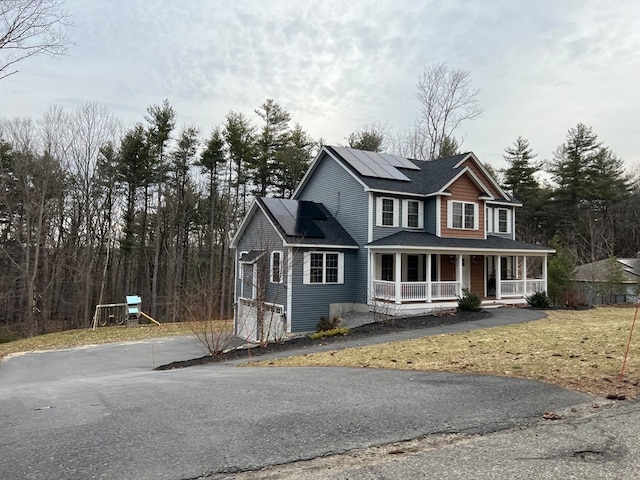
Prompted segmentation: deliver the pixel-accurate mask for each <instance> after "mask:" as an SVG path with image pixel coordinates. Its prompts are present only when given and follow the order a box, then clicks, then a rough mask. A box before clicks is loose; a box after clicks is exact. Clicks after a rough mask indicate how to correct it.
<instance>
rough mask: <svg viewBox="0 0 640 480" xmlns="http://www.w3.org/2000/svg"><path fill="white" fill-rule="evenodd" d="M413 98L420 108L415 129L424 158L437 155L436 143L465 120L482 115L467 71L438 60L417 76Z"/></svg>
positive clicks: (439, 142) (444, 138)
mask: <svg viewBox="0 0 640 480" xmlns="http://www.w3.org/2000/svg"><path fill="white" fill-rule="evenodd" d="M417 88H418V93H417V97H418V100H419V101H420V106H421V110H420V112H419V115H418V120H417V125H416V127H417V130H418V132H420V134H421V139H420V140H421V142H422V147H423V148H422V149H419V150H421V152H420V153H421V156H422V159H424V160H433V159H435V158H437V157H438V153H439V151H440V146H441V145H442V143H443V142H445V140H446V139H447V138H449V139H451V138H453V133H454V132H455V130H456V129H457V128H458V127H459V126H460V124H461V123H462V122H464V121H465V120H475V119H476V118H478V117H480V115H482V112H483V109H482V108H481V107H480V105H479V103H478V90H474V89H473V88H472V86H471V77H470V75H469V72H468V71H467V70H462V69H458V68H451V67H448V66H447V64H446V63H438V64H435V65H431V66H429V67H425V68H424V70H423V71H422V73H421V74H420V77H419V79H418V84H417Z"/></svg>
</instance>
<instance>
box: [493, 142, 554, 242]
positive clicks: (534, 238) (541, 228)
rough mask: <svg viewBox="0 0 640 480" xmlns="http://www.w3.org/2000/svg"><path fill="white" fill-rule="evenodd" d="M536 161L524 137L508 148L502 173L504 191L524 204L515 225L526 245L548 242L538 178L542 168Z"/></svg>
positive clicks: (542, 194) (517, 234)
mask: <svg viewBox="0 0 640 480" xmlns="http://www.w3.org/2000/svg"><path fill="white" fill-rule="evenodd" d="M535 157H536V154H534V153H533V151H532V150H531V147H530V146H529V141H528V140H526V139H524V138H522V137H518V139H517V140H516V141H515V142H514V143H513V145H512V146H511V147H507V148H505V154H504V155H503V158H504V159H505V160H506V162H507V164H508V165H509V167H508V168H506V169H505V170H504V171H503V173H504V179H503V188H504V189H505V190H506V191H507V192H508V193H510V194H511V195H512V196H513V197H514V198H516V199H517V200H520V201H521V202H522V208H520V209H519V210H518V222H517V224H516V236H517V238H518V239H519V240H523V241H527V242H545V240H546V238H545V237H546V235H545V233H546V232H545V230H546V228H545V225H546V223H547V222H546V216H545V212H544V202H545V195H544V192H543V190H542V188H541V187H540V184H539V183H538V180H537V179H536V177H535V174H536V172H537V171H538V170H539V169H540V165H539V164H537V163H534V159H535Z"/></svg>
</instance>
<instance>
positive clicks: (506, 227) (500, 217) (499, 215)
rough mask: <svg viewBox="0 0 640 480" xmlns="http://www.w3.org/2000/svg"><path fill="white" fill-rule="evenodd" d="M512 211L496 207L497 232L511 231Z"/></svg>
mask: <svg viewBox="0 0 640 480" xmlns="http://www.w3.org/2000/svg"><path fill="white" fill-rule="evenodd" d="M510 213H511V212H510V211H509V210H508V209H506V208H498V209H496V219H495V220H496V232H497V233H511V218H510V215H509V214H510Z"/></svg>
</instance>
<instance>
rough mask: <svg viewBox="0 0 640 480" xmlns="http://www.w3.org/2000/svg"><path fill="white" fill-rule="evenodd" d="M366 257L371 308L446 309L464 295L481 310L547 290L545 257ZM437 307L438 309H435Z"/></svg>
mask: <svg viewBox="0 0 640 480" xmlns="http://www.w3.org/2000/svg"><path fill="white" fill-rule="evenodd" d="M501 253H502V252H501ZM504 253H505V254H493V255H488V254H480V253H479V252H478V253H474V252H468V253H459V252H456V253H432V252H428V251H425V252H411V251H409V252H407V251H404V252H403V251H396V252H393V253H387V252H375V251H372V252H370V267H371V270H370V271H371V275H370V278H371V279H372V280H371V285H370V290H369V291H370V292H371V294H370V296H369V297H370V298H369V302H370V305H373V306H376V305H378V304H379V303H380V302H385V303H392V304H394V305H396V306H399V305H404V306H405V308H400V309H398V308H397V307H396V308H394V310H411V309H415V308H418V307H420V305H419V304H425V305H423V306H422V307H421V308H422V309H423V310H424V309H432V310H435V309H442V308H446V307H447V306H449V307H451V306H452V304H453V303H454V302H457V300H458V298H460V297H461V296H462V293H463V289H469V290H470V291H471V292H473V293H475V294H476V295H478V296H479V297H480V298H481V299H482V300H483V303H484V304H485V305H491V304H493V305H499V304H503V303H524V302H525V299H526V297H528V296H531V295H532V294H534V293H535V292H540V291H546V289H547V258H546V255H508V254H506V253H507V252H504ZM435 304H438V305H435Z"/></svg>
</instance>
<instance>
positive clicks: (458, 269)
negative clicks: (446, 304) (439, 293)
mask: <svg viewBox="0 0 640 480" xmlns="http://www.w3.org/2000/svg"><path fill="white" fill-rule="evenodd" d="M456 281H457V282H458V296H459V297H462V255H456Z"/></svg>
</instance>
